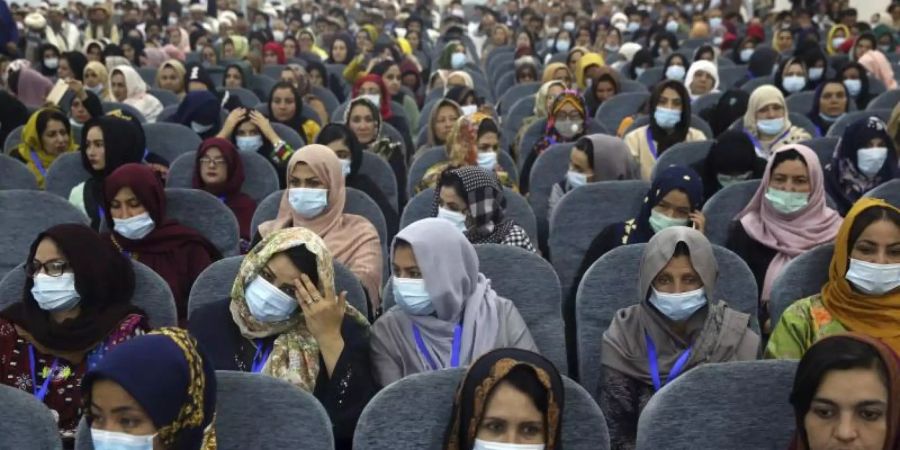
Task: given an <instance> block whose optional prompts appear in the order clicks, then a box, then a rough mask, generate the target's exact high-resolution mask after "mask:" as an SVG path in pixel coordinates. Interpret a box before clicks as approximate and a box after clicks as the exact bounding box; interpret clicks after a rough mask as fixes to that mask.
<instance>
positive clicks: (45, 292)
mask: <svg viewBox="0 0 900 450" xmlns="http://www.w3.org/2000/svg"><path fill="white" fill-rule="evenodd" d="M31 295H33V296H34V300H35V301H37V304H38V306H40V307H41V309H43V310H44V311H49V312H57V311H67V310H70V309H72V308H73V307H74V306H75V305H77V304H78V301H79V300H81V296H80V295H78V291H76V290H75V274H74V273H68V272H67V273H64V274H62V275H60V276H58V277H51V276H50V275H47V274H44V273H39V274H37V275H35V277H34V286H33V287H32V288H31Z"/></svg>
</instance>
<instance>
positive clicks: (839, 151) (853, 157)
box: [825, 116, 900, 213]
mask: <svg viewBox="0 0 900 450" xmlns="http://www.w3.org/2000/svg"><path fill="white" fill-rule="evenodd" d="M875 138H879V139H881V140H882V141H883V142H884V145H883V147H887V157H886V158H885V160H884V162H883V163H882V165H881V169H880V170H879V171H878V173H876V174H875V175H874V176H873V177H871V178H870V177H868V176H867V175H865V174H863V173H862V172H861V171H860V170H859V166H858V164H857V155H858V154H859V150H860V149H862V148H868V147H871V145H869V142H870V141H871V140H872V139H875ZM897 177H900V168H898V166H897V152H896V149H895V148H894V142H893V140H892V139H891V137H890V136H889V135H888V133H887V125H885V124H884V122H882V121H881V119H879V118H878V117H876V116H869V117H866V118H864V119H860V120H857V121H856V122H853V123H852V124H850V126H848V127H847V128H846V129H845V130H844V135H843V136H842V137H841V140H840V141H838V145H837V147H836V148H835V149H834V158H833V159H832V161H831V163H829V164H828V165H827V166H826V167H825V183H826V186H825V187H826V188H827V191H828V194H829V195H830V196H831V198H832V199H834V201H835V202H836V203H837V207H838V211H839V212H843V213H846V212H847V211H848V210H849V209H850V207H851V206H853V204H854V203H855V202H856V201H857V200H859V199H860V197H862V196H863V194H865V193H866V192H869V191H871V190H872V189H874V188H876V187H878V186H879V185H881V184H883V183H886V182H888V181H890V180H892V179H894V178H897Z"/></svg>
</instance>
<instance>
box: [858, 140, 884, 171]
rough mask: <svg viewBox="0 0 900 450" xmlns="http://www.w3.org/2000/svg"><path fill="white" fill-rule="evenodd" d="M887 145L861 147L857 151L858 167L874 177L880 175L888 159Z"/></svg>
mask: <svg viewBox="0 0 900 450" xmlns="http://www.w3.org/2000/svg"><path fill="white" fill-rule="evenodd" d="M887 151H888V149H887V147H869V148H861V149H859V150H858V151H857V152H856V167H858V168H859V171H860V172H862V173H863V174H864V175H865V176H867V177H869V178H872V177H874V176H875V175H878V172H880V171H881V168H882V167H883V166H884V160H885V159H887Z"/></svg>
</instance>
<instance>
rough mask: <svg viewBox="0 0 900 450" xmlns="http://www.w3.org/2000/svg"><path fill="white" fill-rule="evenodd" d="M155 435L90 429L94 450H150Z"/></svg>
mask: <svg viewBox="0 0 900 450" xmlns="http://www.w3.org/2000/svg"><path fill="white" fill-rule="evenodd" d="M155 437H156V435H155V434H151V435H147V436H138V435H134V434H128V433H119V432H116V431H105V430H98V429H96V428H91V440H93V441H94V450H122V449H125V450H152V449H153V438H155Z"/></svg>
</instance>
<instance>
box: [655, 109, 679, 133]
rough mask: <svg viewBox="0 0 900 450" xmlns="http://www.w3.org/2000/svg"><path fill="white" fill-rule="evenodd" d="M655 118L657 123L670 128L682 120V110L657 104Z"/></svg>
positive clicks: (664, 127)
mask: <svg viewBox="0 0 900 450" xmlns="http://www.w3.org/2000/svg"><path fill="white" fill-rule="evenodd" d="M653 118H654V119H656V124H657V125H659V126H660V128H663V129H666V130H670V129H672V128H675V125H678V122H681V110H678V109H671V108H664V107H662V106H657V107H656V109H655V110H654V111H653Z"/></svg>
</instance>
